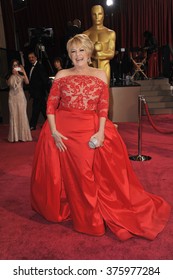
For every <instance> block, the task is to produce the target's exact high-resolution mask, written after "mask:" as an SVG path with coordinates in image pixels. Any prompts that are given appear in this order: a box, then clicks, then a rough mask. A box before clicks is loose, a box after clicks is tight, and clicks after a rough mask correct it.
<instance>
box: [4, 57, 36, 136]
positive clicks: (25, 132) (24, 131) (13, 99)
mask: <svg viewBox="0 0 173 280" xmlns="http://www.w3.org/2000/svg"><path fill="white" fill-rule="evenodd" d="M6 81H7V85H8V86H9V98H8V104H9V114H10V120H9V134H8V141H9V142H18V141H32V137H31V132H30V128H29V122H28V117H27V112H26V107H27V101H26V97H25V93H24V90H23V84H24V83H25V84H29V80H28V77H27V75H26V72H25V69H24V67H23V66H22V65H20V63H19V61H18V60H16V59H14V60H12V62H11V69H10V73H9V74H8V75H7V76H6Z"/></svg>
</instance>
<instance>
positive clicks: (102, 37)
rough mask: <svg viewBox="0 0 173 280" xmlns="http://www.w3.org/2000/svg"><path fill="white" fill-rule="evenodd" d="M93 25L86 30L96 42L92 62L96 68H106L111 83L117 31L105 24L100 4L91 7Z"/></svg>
mask: <svg viewBox="0 0 173 280" xmlns="http://www.w3.org/2000/svg"><path fill="white" fill-rule="evenodd" d="M91 16H92V22H93V25H92V27H90V28H89V29H88V30H86V31H84V32H83V33H85V34H86V35H88V37H89V38H90V39H91V41H92V42H93V43H94V52H93V55H92V64H93V66H94V67H96V68H101V69H103V70H105V72H106V75H107V78H108V84H109V83H110V60H111V59H112V58H113V57H114V55H115V41H116V33H115V32H114V31H113V30H111V29H109V28H107V27H105V26H104V25H103V21H104V10H103V7H102V6H100V5H95V6H93V7H92V9H91Z"/></svg>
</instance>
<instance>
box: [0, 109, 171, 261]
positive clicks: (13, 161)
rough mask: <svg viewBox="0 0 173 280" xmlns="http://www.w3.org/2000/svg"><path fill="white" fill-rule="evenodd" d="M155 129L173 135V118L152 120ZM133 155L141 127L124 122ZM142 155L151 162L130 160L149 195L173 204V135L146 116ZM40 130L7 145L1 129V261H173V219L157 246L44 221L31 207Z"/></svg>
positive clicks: (5, 130) (4, 130) (122, 130)
mask: <svg viewBox="0 0 173 280" xmlns="http://www.w3.org/2000/svg"><path fill="white" fill-rule="evenodd" d="M152 118H153V120H154V122H155V124H156V125H157V126H158V127H163V128H164V129H165V130H168V131H169V130H170V131H172V130H173V115H163V116H153V117H152ZM118 129H119V131H120V133H121V135H122V137H123V139H124V141H125V143H126V145H127V147H128V151H129V154H131V155H136V154H138V144H137V143H138V124H137V123H120V124H119V128H118ZM142 131H143V133H142V143H143V144H142V154H143V155H148V156H151V157H152V159H151V160H149V161H144V162H137V161H131V163H132V165H133V167H134V169H135V171H136V173H137V175H138V177H139V179H140V180H141V182H142V183H143V185H144V186H145V189H146V190H147V191H150V192H153V193H155V194H157V195H161V196H162V197H164V198H165V199H166V200H167V201H168V202H169V203H170V204H173V202H172V201H173V135H172V134H160V133H158V132H157V131H155V130H154V129H153V128H152V127H151V125H150V124H149V122H148V120H147V119H146V117H143V128H142ZM39 132H40V128H38V129H37V130H36V131H32V135H33V138H34V141H33V142H30V143H21V142H20V143H8V142H7V134H8V126H7V125H0V158H1V161H0V259H1V260H2V259H5V260H10V259H11V260H19V259H23V260H28V259H31V260H35V259H41V260H48V259H50V260H55V259H60V260H64V259H66V260H73V259H82V260H84V259H95V260H100V259H102V260H106V259H110V260H113V259H115V260H124V259H126V260H134V259H141V260H143V259H146V260H152V259H153V260H155V259H160V260H164V259H165V260H172V259H173V246H172V244H173V215H171V217H170V220H169V222H168V224H167V226H166V228H165V229H164V231H163V232H162V233H161V234H159V235H158V237H157V238H156V239H155V240H154V241H148V240H145V239H142V238H138V237H136V238H133V239H130V240H128V241H125V242H121V241H119V240H117V239H116V238H115V237H114V235H113V234H112V233H111V232H110V231H109V230H108V229H107V232H106V234H105V235H104V236H102V237H92V236H87V235H84V234H80V233H77V232H74V231H73V229H72V223H71V222H64V223H62V224H56V223H55V224H54V223H49V222H47V221H45V220H44V219H43V218H42V217H40V216H39V215H38V214H37V213H35V212H34V211H32V209H31V207H30V189H29V184H30V173H31V165H32V159H33V153H34V148H35V144H36V142H37V139H38V135H39Z"/></svg>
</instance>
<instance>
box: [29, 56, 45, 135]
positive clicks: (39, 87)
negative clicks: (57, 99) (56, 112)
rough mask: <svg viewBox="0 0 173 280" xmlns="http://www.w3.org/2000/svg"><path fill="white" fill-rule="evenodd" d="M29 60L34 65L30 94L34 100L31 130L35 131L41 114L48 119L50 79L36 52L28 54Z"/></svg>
mask: <svg viewBox="0 0 173 280" xmlns="http://www.w3.org/2000/svg"><path fill="white" fill-rule="evenodd" d="M28 60H29V62H30V63H31V65H32V67H31V69H30V72H29V93H30V97H31V98H32V99H33V103H32V116H31V119H30V128H31V130H35V129H36V126H37V122H38V118H39V115H40V113H42V115H43V117H44V119H46V95H47V89H48V84H49V77H48V75H47V73H46V70H45V69H44V67H43V65H42V64H40V63H39V62H38V61H37V56H36V54H35V53H34V52H30V53H29V54H28Z"/></svg>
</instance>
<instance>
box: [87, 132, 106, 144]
mask: <svg viewBox="0 0 173 280" xmlns="http://www.w3.org/2000/svg"><path fill="white" fill-rule="evenodd" d="M93 138H96V139H97V144H96V147H97V148H98V147H102V146H103V143H104V139H105V136H104V133H103V132H100V131H98V132H97V133H95V134H94V135H92V136H91V138H90V139H91V140H92V139H93Z"/></svg>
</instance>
